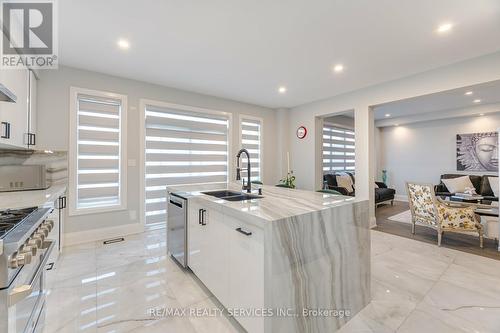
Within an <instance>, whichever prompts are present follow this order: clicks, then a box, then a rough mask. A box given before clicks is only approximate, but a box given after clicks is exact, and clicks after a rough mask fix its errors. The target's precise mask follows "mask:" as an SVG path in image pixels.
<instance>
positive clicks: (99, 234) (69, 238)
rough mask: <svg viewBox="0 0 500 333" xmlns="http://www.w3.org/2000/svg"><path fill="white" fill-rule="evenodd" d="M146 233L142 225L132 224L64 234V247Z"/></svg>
mask: <svg viewBox="0 0 500 333" xmlns="http://www.w3.org/2000/svg"><path fill="white" fill-rule="evenodd" d="M141 232H144V225H143V224H142V223H130V224H124V225H121V226H117V227H109V228H99V229H92V230H85V231H78V232H70V233H66V234H64V247H66V246H71V245H78V244H83V243H88V242H96V241H100V240H106V239H110V238H115V237H123V236H128V235H133V234H138V233H141Z"/></svg>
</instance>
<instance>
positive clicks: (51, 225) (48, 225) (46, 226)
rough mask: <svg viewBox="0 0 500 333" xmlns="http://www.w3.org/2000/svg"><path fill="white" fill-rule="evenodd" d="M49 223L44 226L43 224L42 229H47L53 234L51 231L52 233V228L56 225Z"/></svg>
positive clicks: (44, 223)
mask: <svg viewBox="0 0 500 333" xmlns="http://www.w3.org/2000/svg"><path fill="white" fill-rule="evenodd" d="M47 222H48V221H45V222H43V224H42V228H45V229H47V230H48V231H49V232H51V231H52V227H53V226H54V224H53V223H52V224H50V223H47Z"/></svg>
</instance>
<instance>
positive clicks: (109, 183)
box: [70, 90, 126, 212]
mask: <svg viewBox="0 0 500 333" xmlns="http://www.w3.org/2000/svg"><path fill="white" fill-rule="evenodd" d="M82 91H84V92H85V93H82V92H80V91H78V90H76V91H75V92H74V94H75V95H74V96H73V98H74V100H73V101H74V104H75V105H74V109H72V116H71V118H72V125H71V131H72V133H71V138H72V139H71V140H72V143H71V145H72V151H71V153H72V156H73V157H72V168H71V170H70V172H71V173H72V180H71V181H72V182H74V186H73V187H75V189H74V190H72V191H74V192H72V193H73V196H74V198H72V204H71V205H72V210H73V212H78V211H79V212H83V211H95V210H107V209H113V208H116V209H118V208H120V207H123V206H124V205H125V204H126V200H125V198H124V196H125V181H126V177H125V170H124V167H123V163H122V162H123V161H124V159H125V152H124V148H123V145H124V131H125V130H126V115H125V112H124V111H123V110H124V108H125V107H126V97H125V96H118V97H117V98H110V97H107V96H108V95H109V94H107V93H101V92H97V91H96V92H93V93H92V92H90V91H85V90H82ZM124 104H125V105H124Z"/></svg>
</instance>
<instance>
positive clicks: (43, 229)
mask: <svg viewBox="0 0 500 333" xmlns="http://www.w3.org/2000/svg"><path fill="white" fill-rule="evenodd" d="M36 233H37V234H41V235H43V236H44V237H47V236H48V235H49V231H48V230H47V229H45V228H43V227H40V228H38V230H37V231H36Z"/></svg>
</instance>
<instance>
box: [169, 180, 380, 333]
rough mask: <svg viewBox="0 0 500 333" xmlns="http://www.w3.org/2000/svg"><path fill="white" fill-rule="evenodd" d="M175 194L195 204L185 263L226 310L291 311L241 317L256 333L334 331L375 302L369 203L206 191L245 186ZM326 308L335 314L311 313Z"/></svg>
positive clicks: (283, 191)
mask: <svg viewBox="0 0 500 333" xmlns="http://www.w3.org/2000/svg"><path fill="white" fill-rule="evenodd" d="M252 187H253V186H252ZM167 190H168V191H169V192H170V195H172V194H175V195H178V196H181V197H184V198H186V199H187V213H186V214H187V215H186V216H187V232H188V234H187V250H186V252H185V253H188V260H187V265H188V266H189V268H190V269H191V270H192V271H193V272H194V274H195V275H196V276H197V277H198V278H199V279H200V281H201V282H203V284H204V285H205V286H206V287H207V288H208V289H209V290H210V291H211V292H212V293H213V294H214V295H215V296H216V297H217V299H218V300H219V301H220V302H221V303H222V305H224V307H226V308H227V309H247V310H249V311H251V310H255V309H275V310H277V311H281V313H286V315H284V316H283V315H276V314H275V313H274V312H273V314H272V315H270V316H259V315H255V316H253V315H250V316H245V315H235V316H234V318H235V319H236V320H237V321H238V322H239V323H240V324H241V325H242V326H243V327H244V328H245V329H246V330H247V331H248V332H249V333H273V332H287V333H303V332H311V333H312V332H314V333H323V332H325V333H327V332H328V333H332V332H335V331H336V330H338V329H339V328H340V327H341V326H342V325H344V324H345V323H346V322H347V321H348V320H349V318H350V317H351V316H354V315H355V314H356V313H358V312H359V311H361V309H362V308H364V307H365V306H366V305H367V304H368V303H369V301H370V295H371V293H370V229H369V218H368V201H367V200H360V199H356V198H353V197H347V196H342V195H335V194H327V193H320V192H312V191H303V190H295V189H287V188H281V187H274V186H265V185H264V186H262V198H260V199H249V200H243V201H228V200H224V199H218V198H216V197H213V196H209V195H205V194H203V193H202V192H207V191H217V190H231V191H235V192H242V190H241V185H240V184H238V183H229V184H227V183H219V184H206V185H203V184H197V185H188V186H171V187H167ZM254 190H255V192H254V193H256V192H257V185H255V189H254ZM172 232H176V228H175V226H172V229H170V227H169V226H168V220H167V235H169V234H170V235H173V234H172ZM182 236H184V235H182ZM182 238H183V237H182ZM318 309H326V310H328V313H332V315H318V316H316V315H309V314H308V313H309V312H308V311H310V310H312V311H316V310H318ZM304 311H305V312H304ZM335 311H336V312H335ZM345 312H348V314H349V315H347V316H344V315H342V314H343V313H345ZM304 313H305V314H304ZM335 313H337V314H338V315H335Z"/></svg>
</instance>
